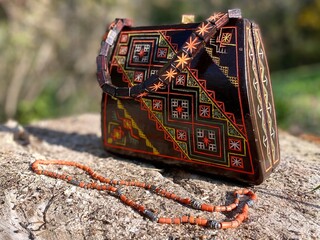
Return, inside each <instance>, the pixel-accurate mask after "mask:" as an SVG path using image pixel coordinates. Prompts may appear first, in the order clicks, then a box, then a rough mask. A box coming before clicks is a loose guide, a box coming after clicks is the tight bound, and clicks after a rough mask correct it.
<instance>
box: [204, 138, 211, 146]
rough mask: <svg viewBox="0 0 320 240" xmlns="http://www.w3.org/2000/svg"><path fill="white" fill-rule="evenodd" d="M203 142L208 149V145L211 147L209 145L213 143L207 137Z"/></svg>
mask: <svg viewBox="0 0 320 240" xmlns="http://www.w3.org/2000/svg"><path fill="white" fill-rule="evenodd" d="M203 142H204V145H205V146H206V147H208V145H209V143H210V142H211V141H210V139H209V138H208V137H206V136H205V137H204V138H203Z"/></svg>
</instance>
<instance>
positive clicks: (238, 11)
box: [228, 8, 242, 18]
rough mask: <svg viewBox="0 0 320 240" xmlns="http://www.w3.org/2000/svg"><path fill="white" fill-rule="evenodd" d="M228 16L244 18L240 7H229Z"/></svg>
mask: <svg viewBox="0 0 320 240" xmlns="http://www.w3.org/2000/svg"><path fill="white" fill-rule="evenodd" d="M228 16H229V18H242V15H241V9H240V8H235V9H229V10H228Z"/></svg>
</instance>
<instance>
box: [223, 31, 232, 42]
mask: <svg viewBox="0 0 320 240" xmlns="http://www.w3.org/2000/svg"><path fill="white" fill-rule="evenodd" d="M231 38H232V34H231V33H224V34H222V37H221V42H222V43H224V44H227V43H230V42H231Z"/></svg>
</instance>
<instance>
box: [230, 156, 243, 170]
mask: <svg viewBox="0 0 320 240" xmlns="http://www.w3.org/2000/svg"><path fill="white" fill-rule="evenodd" d="M231 165H232V166H233V167H238V168H243V161H242V159H241V158H239V157H232V158H231Z"/></svg>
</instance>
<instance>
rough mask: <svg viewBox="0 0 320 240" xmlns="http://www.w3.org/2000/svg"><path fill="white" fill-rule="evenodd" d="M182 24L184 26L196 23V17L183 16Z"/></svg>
mask: <svg viewBox="0 0 320 240" xmlns="http://www.w3.org/2000/svg"><path fill="white" fill-rule="evenodd" d="M181 23H183V24H187V23H194V15H190V14H183V15H182V16H181Z"/></svg>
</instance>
